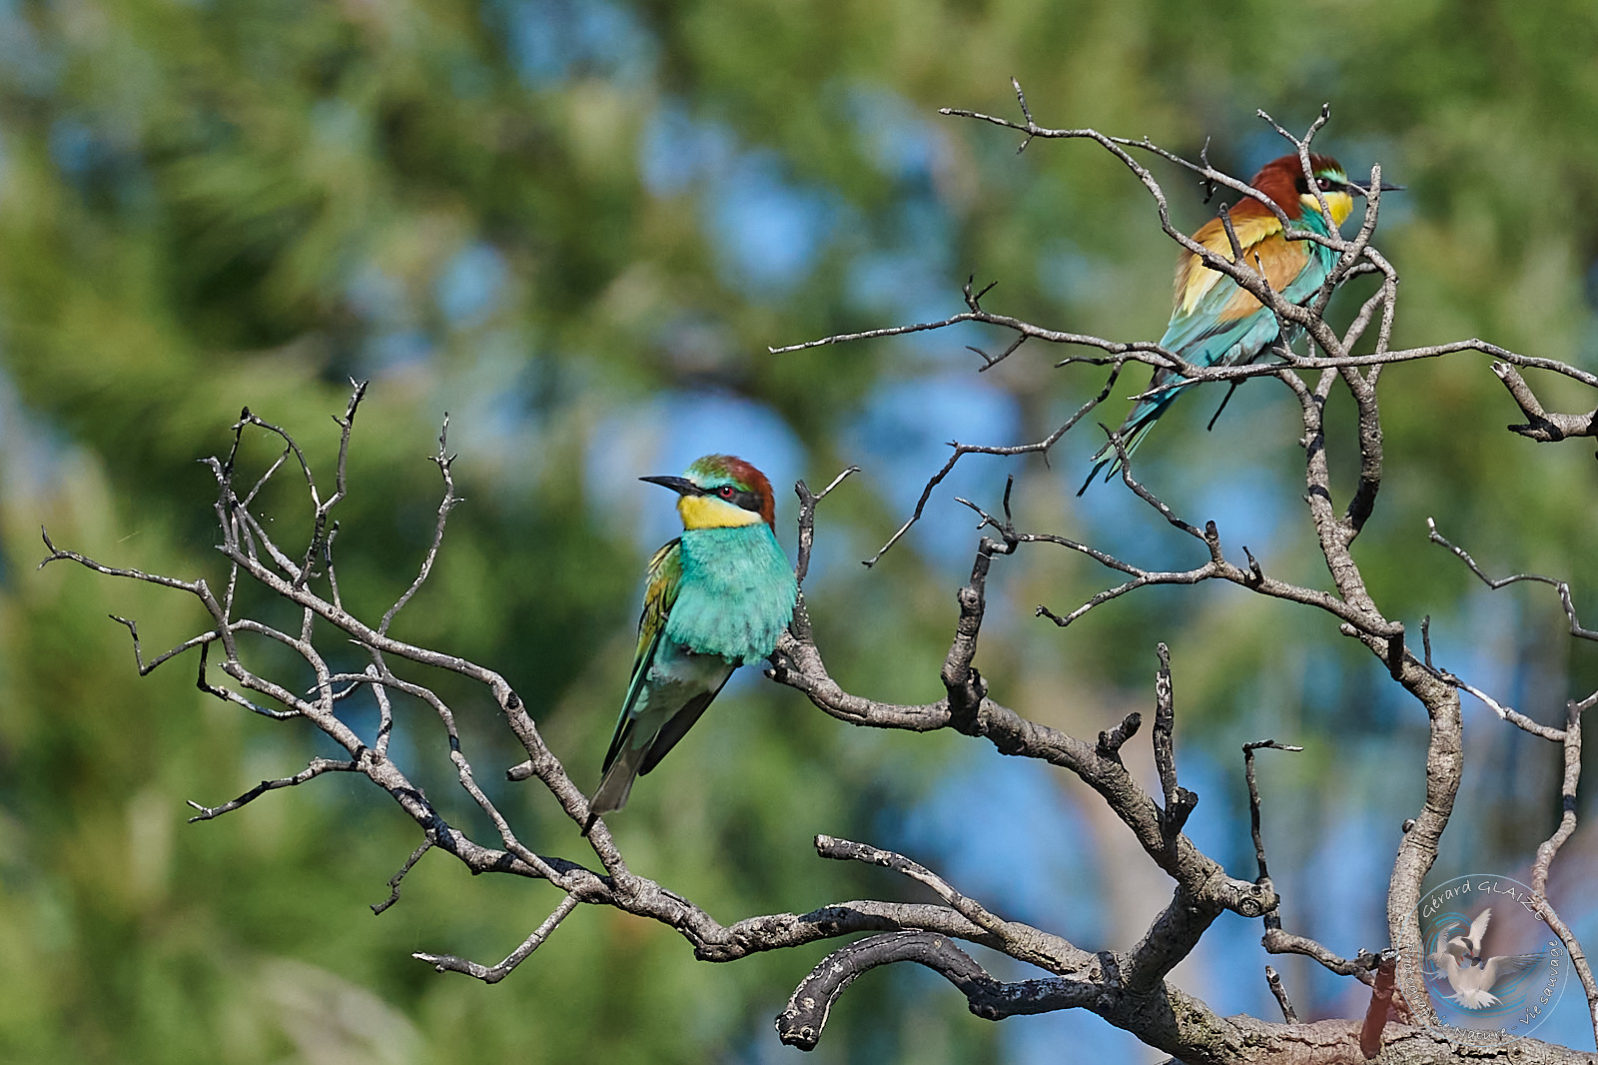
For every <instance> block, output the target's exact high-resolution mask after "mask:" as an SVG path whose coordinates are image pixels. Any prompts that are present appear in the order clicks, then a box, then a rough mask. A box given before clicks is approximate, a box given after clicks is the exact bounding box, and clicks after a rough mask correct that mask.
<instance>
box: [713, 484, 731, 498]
mask: <svg viewBox="0 0 1598 1065" xmlns="http://www.w3.org/2000/svg"><path fill="white" fill-rule="evenodd" d="M716 494H717V495H718V496H720V497H721V498H723V499H731V498H732V494H733V493H732V485H730V484H724V485H722V486H721V487H720V488H718V489H716Z"/></svg>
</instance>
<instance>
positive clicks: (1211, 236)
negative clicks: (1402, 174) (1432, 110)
mask: <svg viewBox="0 0 1598 1065" xmlns="http://www.w3.org/2000/svg"><path fill="white" fill-rule="evenodd" d="M1309 162H1310V169H1311V170H1312V171H1313V172H1314V174H1315V181H1316V184H1318V185H1319V186H1320V192H1321V198H1324V199H1325V201H1326V209H1327V210H1328V211H1330V212H1331V217H1330V218H1328V217H1327V216H1326V215H1324V214H1322V213H1321V201H1320V199H1318V198H1317V197H1316V195H1315V190H1314V189H1312V188H1311V187H1310V184H1309V181H1308V180H1307V179H1306V178H1305V176H1304V167H1303V164H1302V163H1300V162H1299V159H1298V156H1297V155H1284V156H1282V157H1281V158H1280V159H1273V160H1272V161H1271V162H1269V163H1266V164H1265V166H1263V167H1262V168H1261V169H1260V172H1259V173H1257V174H1255V175H1254V177H1253V178H1252V179H1251V180H1250V181H1249V184H1250V185H1252V186H1253V187H1254V188H1255V189H1258V190H1259V191H1260V192H1263V193H1264V194H1265V195H1267V196H1269V197H1270V198H1271V199H1272V200H1274V201H1276V204H1277V206H1279V207H1281V209H1282V213H1283V214H1285V215H1286V216H1287V217H1288V219H1289V220H1290V221H1291V222H1293V224H1294V225H1295V226H1296V227H1298V228H1302V229H1307V230H1309V231H1310V232H1312V233H1319V234H1320V235H1321V236H1325V237H1329V236H1332V235H1333V234H1334V233H1335V231H1336V230H1337V227H1339V226H1341V225H1342V224H1343V220H1344V219H1345V218H1347V217H1348V215H1349V212H1351V211H1352V210H1353V207H1354V199H1353V197H1354V196H1356V195H1359V196H1363V195H1364V194H1365V190H1364V189H1362V188H1360V187H1359V186H1358V185H1356V184H1354V183H1353V182H1351V181H1349V180H1348V176H1347V175H1346V174H1345V173H1344V172H1343V167H1342V165H1341V164H1340V163H1338V162H1337V160H1335V159H1332V158H1330V157H1328V156H1324V155H1311V156H1310V157H1309ZM1397 188H1399V186H1397V185H1387V184H1383V185H1382V189H1383V190H1389V189H1397ZM1231 216H1232V231H1233V232H1234V233H1236V234H1237V243H1238V245H1239V246H1240V247H1241V248H1242V249H1243V262H1244V263H1245V264H1247V265H1248V266H1251V267H1253V268H1254V269H1256V270H1258V271H1260V273H1262V274H1264V275H1265V283H1266V284H1268V285H1270V287H1271V288H1272V289H1274V290H1275V291H1277V292H1280V293H1281V294H1282V296H1283V297H1284V298H1286V299H1287V300H1289V301H1291V302H1293V303H1304V302H1306V301H1308V300H1309V299H1310V298H1311V297H1312V296H1314V295H1315V292H1316V291H1317V290H1318V289H1319V288H1320V287H1321V282H1323V281H1325V280H1326V275H1327V274H1328V273H1330V272H1331V269H1332V266H1333V264H1334V263H1336V261H1337V253H1336V252H1334V251H1332V249H1330V248H1328V247H1326V246H1325V245H1324V244H1318V243H1316V242H1315V241H1312V240H1288V239H1287V237H1286V236H1285V235H1284V234H1283V231H1282V223H1281V220H1280V219H1278V218H1277V217H1276V215H1275V214H1273V213H1272V212H1271V209H1270V208H1268V207H1266V206H1265V205H1264V204H1263V203H1261V202H1259V201H1258V200H1256V199H1254V198H1252V197H1248V196H1245V197H1244V198H1243V199H1242V200H1241V201H1239V202H1238V203H1237V204H1236V205H1235V206H1234V207H1232V209H1231ZM1193 240H1194V241H1195V242H1197V243H1199V244H1202V245H1203V246H1204V247H1206V248H1208V249H1209V250H1211V251H1213V252H1215V253H1216V254H1217V255H1222V256H1225V257H1226V258H1227V259H1231V258H1232V242H1231V240H1230V239H1229V238H1228V237H1227V235H1226V228H1225V226H1224V225H1223V224H1222V222H1221V220H1220V218H1218V217H1217V218H1212V219H1210V220H1209V221H1208V222H1206V223H1204V225H1203V226H1201V227H1200V228H1199V231H1198V232H1197V233H1194V234H1193ZM1295 332H1296V330H1295ZM1293 339H1294V337H1293V335H1292V334H1291V333H1290V334H1289V335H1288V336H1287V337H1286V338H1285V340H1286V341H1287V342H1291V341H1292V340H1293ZM1283 340H1284V338H1283V337H1282V335H1281V326H1280V324H1279V323H1278V322H1277V320H1276V315H1274V314H1272V313H1271V310H1270V308H1268V307H1266V306H1264V305H1263V304H1261V303H1260V301H1259V300H1257V299H1255V298H1254V297H1253V296H1252V295H1250V294H1249V293H1248V292H1247V291H1245V290H1244V289H1242V288H1240V287H1239V286H1238V285H1236V284H1235V283H1234V282H1233V281H1232V280H1231V279H1230V278H1228V277H1226V276H1224V275H1222V274H1220V273H1219V272H1217V271H1215V270H1211V269H1210V268H1208V267H1207V266H1205V265H1204V263H1203V261H1202V260H1201V259H1200V258H1199V257H1198V256H1197V255H1195V254H1193V253H1192V252H1190V251H1188V250H1187V249H1185V248H1184V249H1183V250H1182V254H1181V257H1180V258H1179V259H1178V260H1177V264H1176V306H1175V307H1174V308H1172V310H1171V321H1170V323H1169V324H1168V325H1167V326H1166V327H1165V335H1164V336H1162V337H1161V338H1160V347H1162V348H1165V349H1166V350H1168V351H1171V352H1174V353H1175V354H1177V355H1180V356H1181V357H1182V358H1183V359H1185V360H1186V361H1188V362H1190V363H1192V364H1193V365H1195V366H1237V365H1243V364H1246V363H1250V362H1253V361H1254V360H1255V359H1257V358H1259V356H1260V354H1261V353H1263V352H1264V351H1266V350H1267V349H1268V348H1271V347H1273V346H1275V345H1276V344H1277V343H1278V342H1279V341H1283ZM1186 384H1188V381H1187V379H1186V378H1184V377H1182V376H1181V374H1179V373H1177V372H1176V371H1174V370H1168V369H1163V368H1161V369H1156V370H1155V371H1154V377H1153V379H1152V380H1151V381H1150V383H1149V387H1150V388H1151V389H1155V388H1158V389H1159V391H1158V392H1155V393H1154V394H1153V395H1151V396H1148V397H1147V398H1145V399H1142V400H1139V401H1138V403H1137V405H1136V406H1134V407H1133V408H1132V412H1131V413H1130V414H1128V415H1127V416H1126V421H1124V422H1122V423H1121V443H1122V445H1123V446H1124V447H1125V448H1126V451H1127V454H1129V455H1130V454H1131V453H1132V451H1133V449H1135V448H1136V447H1137V445H1138V444H1139V443H1141V442H1142V440H1143V436H1144V434H1145V433H1147V432H1148V430H1149V427H1150V426H1152V425H1153V424H1154V423H1155V421H1156V420H1157V419H1158V418H1159V417H1160V415H1162V414H1164V413H1165V408H1167V407H1169V406H1170V405H1171V403H1172V402H1173V401H1174V400H1175V399H1176V397H1177V396H1178V395H1180V394H1181V392H1182V391H1183V389H1184V386H1185V385H1186ZM1162 385H1166V386H1168V387H1164V388H1161V387H1160V386H1162ZM1229 395H1230V392H1229V393H1228V396H1229ZM1222 405H1223V406H1224V405H1225V403H1224V401H1223V402H1222ZM1217 413H1219V411H1217ZM1114 451H1115V449H1114V448H1113V447H1112V446H1111V445H1110V444H1105V445H1104V446H1103V447H1101V448H1099V450H1098V451H1097V452H1096V453H1095V454H1094V456H1093V458H1094V459H1095V461H1096V463H1097V464H1096V465H1095V466H1094V467H1093V472H1092V473H1091V474H1089V475H1088V479H1087V482H1086V483H1085V484H1083V486H1082V489H1083V491H1086V489H1087V486H1088V484H1091V483H1092V482H1093V478H1094V477H1096V476H1098V473H1099V471H1100V470H1101V469H1103V468H1104V467H1105V465H1109V467H1110V469H1109V472H1108V473H1107V474H1105V479H1106V480H1108V479H1109V478H1110V477H1111V476H1113V475H1114V474H1115V471H1116V469H1117V468H1118V467H1119V465H1120V464H1119V462H1117V461H1116V456H1115V454H1114ZM1077 494H1078V495H1080V494H1081V492H1078V493H1077Z"/></svg>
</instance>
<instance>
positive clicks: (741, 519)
mask: <svg viewBox="0 0 1598 1065" xmlns="http://www.w3.org/2000/svg"><path fill="white" fill-rule="evenodd" d="M677 513H678V514H679V515H680V516H681V517H682V527H683V528H684V529H727V528H732V527H734V526H738V525H754V524H756V523H757V522H760V521H763V520H765V519H763V518H762V517H761V516H760V515H759V514H756V513H755V512H754V511H752V510H745V509H744V508H743V507H739V506H734V505H733V504H731V503H729V502H727V501H726V500H725V499H717V498H716V497H715V496H679V497H678V498H677Z"/></svg>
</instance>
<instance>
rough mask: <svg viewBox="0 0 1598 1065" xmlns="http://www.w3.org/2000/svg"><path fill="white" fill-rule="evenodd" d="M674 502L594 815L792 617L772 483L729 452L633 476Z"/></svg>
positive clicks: (653, 564)
mask: <svg viewBox="0 0 1598 1065" xmlns="http://www.w3.org/2000/svg"><path fill="white" fill-rule="evenodd" d="M642 480H645V481H649V482H651V483H653V484H658V485H663V486H665V487H666V488H670V489H671V490H672V491H674V492H676V493H677V513H678V515H679V516H680V517H681V518H682V525H683V534H682V535H681V536H680V537H678V538H677V539H675V540H672V541H671V542H670V543H667V544H665V545H664V546H662V547H661V548H660V550H658V551H656V552H655V554H654V557H653V558H651V559H650V560H649V583H648V586H647V588H646V590H645V592H644V610H643V615H642V616H641V617H640V618H639V619H638V650H637V653H636V654H635V655H634V657H633V671H632V679H631V681H630V682H629V683H628V685H627V695H626V698H625V699H624V700H623V701H622V707H621V719H620V720H619V721H618V722H617V723H616V735H615V736H614V738H612V739H611V741H610V751H609V752H608V753H607V754H606V755H605V764H604V767H603V770H602V771H603V773H604V776H603V778H602V779H601V780H600V782H599V789H598V790H597V791H595V792H594V797H593V799H592V800H591V801H590V802H589V804H588V810H589V814H588V824H587V825H585V826H584V828H583V832H584V834H585V835H586V834H587V832H588V829H589V828H590V827H592V826H593V822H594V818H596V817H598V816H600V815H601V814H606V813H610V812H611V811H613V810H619V809H621V808H622V806H623V805H624V804H625V803H626V802H627V793H628V792H630V791H631V790H632V786H633V779H634V778H635V777H637V776H639V775H641V774H644V773H647V772H649V771H650V770H651V769H653V768H655V766H656V765H657V764H659V762H660V760H661V758H663V757H665V755H666V752H667V751H669V750H671V748H672V746H673V745H674V744H676V742H677V741H678V740H680V739H682V738H683V734H684V733H686V732H687V731H688V730H689V729H690V728H691V727H693V724H694V722H695V721H698V720H699V715H700V714H703V713H704V712H705V708H706V707H707V706H709V705H710V702H711V700H712V699H714V698H715V697H716V694H717V693H718V692H720V691H721V687H722V685H724V684H726V683H727V678H728V677H730V676H732V671H733V670H734V669H736V668H738V667H739V666H741V665H749V664H752V663H754V662H758V661H760V660H761V659H762V658H765V657H766V656H767V655H769V654H771V652H772V649H773V648H775V647H776V646H777V638H778V637H779V636H781V635H782V630H783V629H785V628H786V627H787V625H788V622H789V621H790V620H791V619H792V618H793V608H794V602H795V600H796V598H797V597H798V592H799V589H798V585H796V584H795V583H794V576H793V569H792V567H790V566H789V565H788V559H787V556H785V555H784V554H783V553H782V548H781V547H780V546H778V544H777V535H776V527H775V525H774V524H773V521H774V518H775V514H776V504H775V501H774V500H773V499H772V495H771V482H770V481H768V480H766V475H765V474H763V473H761V472H760V471H759V470H757V469H755V468H754V467H753V466H751V465H749V463H747V462H745V461H743V460H742V459H739V458H734V457H732V456H731V455H706V456H704V457H703V458H700V459H696V460H695V461H694V464H693V465H692V466H689V467H688V473H687V476H685V477H644V478H642Z"/></svg>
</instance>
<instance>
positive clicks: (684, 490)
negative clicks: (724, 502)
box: [638, 477, 705, 496]
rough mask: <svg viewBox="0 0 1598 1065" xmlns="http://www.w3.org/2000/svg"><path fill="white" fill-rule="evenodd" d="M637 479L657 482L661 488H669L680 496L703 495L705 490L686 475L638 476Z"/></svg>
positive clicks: (652, 482) (651, 482)
mask: <svg viewBox="0 0 1598 1065" xmlns="http://www.w3.org/2000/svg"><path fill="white" fill-rule="evenodd" d="M638 479H639V480H640V481H648V482H649V483H650V484H658V485H660V486H661V487H662V488H670V489H671V490H672V491H673V492H676V493H677V494H678V495H680V496H697V495H704V491H705V490H704V489H703V488H700V487H699V486H698V485H697V484H694V482H692V481H690V480H689V479H688V478H686V477H640V478H638Z"/></svg>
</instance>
